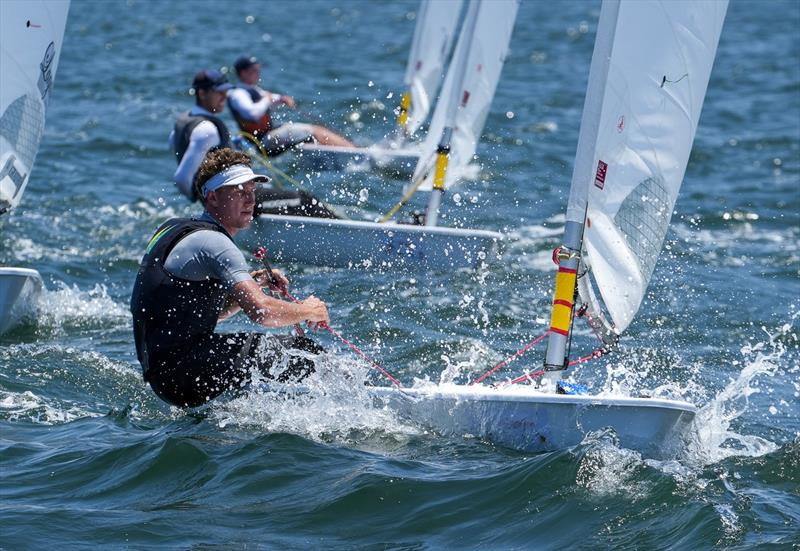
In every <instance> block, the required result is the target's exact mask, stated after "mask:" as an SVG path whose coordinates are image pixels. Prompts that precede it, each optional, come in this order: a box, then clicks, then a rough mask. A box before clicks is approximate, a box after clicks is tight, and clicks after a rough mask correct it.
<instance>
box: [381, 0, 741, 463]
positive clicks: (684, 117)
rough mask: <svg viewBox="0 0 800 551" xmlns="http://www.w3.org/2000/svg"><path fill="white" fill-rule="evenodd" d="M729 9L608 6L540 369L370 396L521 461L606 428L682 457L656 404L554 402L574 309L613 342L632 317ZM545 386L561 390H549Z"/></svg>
mask: <svg viewBox="0 0 800 551" xmlns="http://www.w3.org/2000/svg"><path fill="white" fill-rule="evenodd" d="M726 9H727V2H726V1H716V2H694V1H678V0H668V1H666V0H621V1H620V0H604V2H603V5H602V9H601V14H600V21H599V24H598V28H597V37H596V40H595V48H594V54H593V56H592V64H591V69H590V73H589V86H588V90H587V95H586V100H585V104H584V109H583V116H582V120H581V131H580V137H579V140H578V149H577V153H576V157H575V165H574V169H573V176H572V186H571V191H570V197H569V204H568V207H567V222H566V226H565V235H564V245H562V246H561V247H560V248H559V249H558V250H557V259H558V261H559V268H558V274H557V276H556V285H555V293H554V299H553V306H552V317H551V322H550V330H549V332H548V333H549V337H548V338H549V341H548V347H547V352H546V359H545V366H544V369H543V370H541V371H539V372H537V373H535V374H528V376H525V377H522V378H521V379H524V380H530V381H533V380H534V378H535V377H540V376H542V375H544V377H543V378H542V379H541V380H540V383H541V384H540V385H539V386H538V387H535V386H533V385H526V386H524V387H518V386H511V385H506V386H504V387H501V388H492V387H486V386H483V385H478V384H474V385H470V386H462V385H442V386H431V387H421V388H411V389H404V388H379V389H375V390H374V391H373V393H374V396H375V398H376V399H377V400H379V401H380V402H382V403H384V404H386V405H388V406H389V407H391V408H392V409H395V410H396V411H398V412H399V414H400V415H401V416H403V417H405V418H408V419H410V420H412V421H415V422H417V423H420V424H422V425H424V426H427V427H430V428H432V429H434V430H436V431H440V432H442V433H446V434H452V435H466V434H469V435H474V436H476V437H479V438H483V439H486V440H488V441H491V442H494V443H497V444H501V445H504V446H509V447H512V448H515V449H519V450H524V451H533V452H536V451H547V450H554V449H559V448H564V447H570V446H574V445H576V444H579V443H580V442H582V441H583V440H584V438H585V437H586V435H587V434H589V433H592V432H596V431H604V432H605V431H609V430H612V431H613V432H614V433H615V435H616V438H617V439H618V442H619V445H620V446H622V447H625V448H630V449H634V450H637V451H639V452H641V453H642V454H643V455H645V456H649V457H657V458H660V457H670V456H674V454H675V453H676V452H677V451H679V450H680V448H681V445H682V442H681V440H682V437H683V436H685V433H686V431H687V429H688V428H689V427H690V425H691V423H692V420H693V418H694V415H695V412H696V408H695V407H694V406H693V405H691V404H689V403H687V402H685V401H680V400H672V399H661V398H658V399H656V398H638V397H615V396H606V395H599V396H591V395H587V394H560V393H558V392H554V389H558V388H561V389H562V391H564V392H569V390H568V389H569V385H564V384H563V382H562V381H561V378H562V376H563V375H564V373H565V370H566V369H567V367H568V366H569V364H570V358H569V355H568V350H569V346H568V343H569V338H570V332H571V330H572V323H573V317H574V314H575V304H574V303H575V302H576V301H578V302H579V303H580V308H581V312H583V311H586V312H587V313H588V314H589V319H590V320H592V322H591V324H592V326H593V328H594V329H596V330H597V331H598V332H599V335H601V336H602V337H603V339H604V341H605V342H606V343H607V344H608V345H613V344H614V343H615V340H616V337H617V336H618V335H619V334H620V333H621V332H622V331H624V330H625V329H626V328H627V327H628V325H629V324H630V323H631V321H632V319H633V317H634V316H635V314H636V312H637V311H638V309H639V306H640V304H641V301H642V297H643V296H644V293H645V290H646V288H647V285H648V282H649V280H650V277H651V276H652V273H653V268H654V266H655V262H656V259H657V257H658V254H659V252H660V250H661V247H662V243H663V240H664V237H665V234H666V231H667V226H668V224H669V220H670V217H671V215H672V210H673V206H674V204H675V200H676V198H677V194H678V189H679V188H680V185H681V183H682V180H683V176H684V172H685V169H686V164H687V161H688V158H689V152H690V150H691V147H692V142H693V140H694V135H695V130H696V128H697V122H698V119H699V117H700V110H701V108H702V105H703V99H704V96H705V91H706V87H707V85H708V79H709V75H710V72H711V67H712V65H713V61H714V56H715V53H716V48H717V43H718V41H719V36H720V32H721V30H722V23H723V20H724V18H725V12H726ZM553 382H556V383H559V384H556V385H554V384H553Z"/></svg>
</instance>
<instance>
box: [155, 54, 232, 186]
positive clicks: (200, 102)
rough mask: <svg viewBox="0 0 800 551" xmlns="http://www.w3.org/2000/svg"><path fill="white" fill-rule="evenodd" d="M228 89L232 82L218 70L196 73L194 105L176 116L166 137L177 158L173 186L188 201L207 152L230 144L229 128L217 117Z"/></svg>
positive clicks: (223, 107) (222, 108) (222, 107)
mask: <svg viewBox="0 0 800 551" xmlns="http://www.w3.org/2000/svg"><path fill="white" fill-rule="evenodd" d="M231 88H233V85H231V83H230V82H228V78H227V77H226V76H225V75H223V74H222V73H221V72H219V71H215V70H203V71H200V72H199V73H197V74H196V75H195V77H194V80H193V81H192V90H193V92H194V98H195V105H194V107H192V109H191V110H190V111H187V112H186V113H182V114H181V115H180V116H179V117H178V120H177V121H176V122H175V128H174V129H173V131H172V133H171V134H170V136H169V143H170V147H171V149H172V150H173V151H174V152H175V160H176V161H178V169H177V170H176V171H175V185H177V186H178V189H179V190H180V192H181V193H183V194H184V195H185V196H186V197H188V198H189V200H191V201H196V200H197V199H198V197H197V196H196V195H195V192H194V188H193V186H192V182H193V180H194V176H195V174H196V173H197V169H198V168H199V167H200V163H202V162H203V159H204V158H205V156H206V153H208V152H209V150H211V149H212V148H214V147H231V135H230V132H228V127H227V126H225V123H224V122H223V121H222V120H221V119H220V118H219V117H218V116H217V114H218V113H221V112H222V111H223V110H224V109H225V98H226V96H227V93H228V90H230V89H231Z"/></svg>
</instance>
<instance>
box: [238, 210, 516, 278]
mask: <svg viewBox="0 0 800 551" xmlns="http://www.w3.org/2000/svg"><path fill="white" fill-rule="evenodd" d="M502 239H503V236H502V234H500V233H497V232H491V231H486V230H467V229H461V228H444V227H426V226H412V225H401V224H380V223H377V222H361V221H355V220H333V219H323V218H310V217H302V216H279V215H270V214H263V215H259V216H257V217H256V218H255V220H254V221H253V224H252V226H251V228H250V229H248V230H245V231H242V232H241V233H240V234H239V235H238V236H237V240H241V242H242V243H243V244H244V245H246V246H248V247H250V248H252V247H255V246H259V245H263V246H264V247H266V248H267V252H268V254H269V257H270V259H271V260H275V262H296V263H300V264H312V265H318V266H331V267H336V268H365V269H376V270H428V269H455V268H475V267H478V266H479V265H480V264H481V263H483V262H487V263H488V262H491V261H493V260H496V258H497V255H498V248H499V243H500V241H501V240H502Z"/></svg>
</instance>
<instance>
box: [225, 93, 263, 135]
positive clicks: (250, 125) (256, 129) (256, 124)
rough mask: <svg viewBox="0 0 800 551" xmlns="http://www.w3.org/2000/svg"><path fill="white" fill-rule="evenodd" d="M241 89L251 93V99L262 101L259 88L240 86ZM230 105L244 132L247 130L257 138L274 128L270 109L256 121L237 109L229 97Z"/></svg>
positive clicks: (237, 122)
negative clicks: (247, 117)
mask: <svg viewBox="0 0 800 551" xmlns="http://www.w3.org/2000/svg"><path fill="white" fill-rule="evenodd" d="M240 89H242V90H244V91H246V92H247V93H248V94H250V99H251V100H252V101H253V103H256V102H258V101H261V93H260V92H259V91H258V90H255V89H252V88H243V87H240ZM228 107H229V108H230V110H231V114H232V115H233V118H234V120H235V121H236V124H238V125H239V129H240V130H241V131H242V132H247V133H249V134H252V135H253V136H255V137H257V138H262V137H264V136H266V135H267V132H269V131H270V130H272V116H271V115H270V113H269V109H267V110H266V111H265V112H264V114H263V115H261V117H260V118H259V119H258V120H256V121H254V120H250V119H246V118H244V116H243V115H242V113H240V112H239V111H237V110H236V107H234V105H233V102H232V101H231V100H230V98H228Z"/></svg>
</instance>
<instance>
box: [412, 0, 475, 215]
mask: <svg viewBox="0 0 800 551" xmlns="http://www.w3.org/2000/svg"><path fill="white" fill-rule="evenodd" d="M482 2H483V0H473V1H472V2H470V4H469V9H468V10H467V15H466V18H465V19H464V27H463V30H462V31H461V32H462V34H461V38H460V39H459V41H461V40H466V41H468V44H469V46H468V47H466V48H462V49H460V50H459V49H456V53H457V54H458V57H457V58H455V59H453V61H452V63H453V67H454V68H455V73H454V74H455V82H456V83H457V85H456V86H453V87H452V89H451V90H450V92H451V94H450V97H449V98H447V102H448V103H447V114H446V115H445V125H444V129H443V130H442V137H441V138H440V139H439V145H438V146H437V147H436V165H435V168H434V172H433V189H432V190H431V196H430V198H429V199H428V208H427V209H426V211H425V225H426V226H435V225H436V223H437V222H438V219H439V204H440V203H441V201H442V195H443V194H444V182H445V176H446V175H447V165H448V162H449V160H450V139H451V137H452V136H453V126H454V125H455V120H456V113H457V112H458V106H459V102H460V101H461V98H460V96H461V92H462V90H463V88H464V75H465V74H466V72H467V62H468V61H469V58H470V49H471V48H472V46H473V42H472V37H473V35H474V34H475V25H476V24H477V22H478V10H479V9H480V5H481V3H482ZM442 99H444V98H442Z"/></svg>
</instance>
